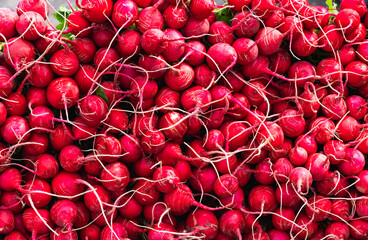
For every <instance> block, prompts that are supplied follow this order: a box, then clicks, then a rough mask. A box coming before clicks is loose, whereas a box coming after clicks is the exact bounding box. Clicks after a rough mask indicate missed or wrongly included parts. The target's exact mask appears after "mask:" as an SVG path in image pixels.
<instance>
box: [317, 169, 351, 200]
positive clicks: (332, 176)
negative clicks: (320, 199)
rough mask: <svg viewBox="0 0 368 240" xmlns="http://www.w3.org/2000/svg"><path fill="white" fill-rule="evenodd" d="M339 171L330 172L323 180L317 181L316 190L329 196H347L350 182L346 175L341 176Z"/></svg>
mask: <svg viewBox="0 0 368 240" xmlns="http://www.w3.org/2000/svg"><path fill="white" fill-rule="evenodd" d="M339 175H340V174H338V173H337V172H329V173H328V175H327V177H326V178H325V179H323V180H322V181H319V182H316V185H315V187H316V190H317V191H318V193H320V194H324V195H327V196H334V195H335V196H345V195H346V194H347V191H346V190H344V189H345V188H347V187H348V185H349V182H348V179H346V178H345V177H340V176H339Z"/></svg>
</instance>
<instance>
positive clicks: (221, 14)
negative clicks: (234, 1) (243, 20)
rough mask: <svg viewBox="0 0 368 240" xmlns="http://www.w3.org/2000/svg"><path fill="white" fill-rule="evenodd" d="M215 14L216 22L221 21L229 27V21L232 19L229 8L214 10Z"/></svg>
mask: <svg viewBox="0 0 368 240" xmlns="http://www.w3.org/2000/svg"><path fill="white" fill-rule="evenodd" d="M215 14H216V18H217V21H222V22H225V23H227V24H229V25H231V20H232V19H233V18H234V16H233V13H232V11H231V10H230V8H227V7H225V8H216V9H215Z"/></svg>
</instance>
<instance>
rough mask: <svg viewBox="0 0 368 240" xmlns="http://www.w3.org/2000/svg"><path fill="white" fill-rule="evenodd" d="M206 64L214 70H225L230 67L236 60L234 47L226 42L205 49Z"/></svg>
mask: <svg viewBox="0 0 368 240" xmlns="http://www.w3.org/2000/svg"><path fill="white" fill-rule="evenodd" d="M207 54H208V55H207V59H206V61H207V64H208V66H209V67H210V68H211V69H212V70H214V71H216V72H226V71H228V70H229V69H230V68H232V67H233V66H234V65H235V63H236V61H237V54H236V51H235V49H234V48H233V47H232V46H231V45H229V44H227V43H217V44H215V45H212V46H211V47H210V48H209V49H208V51H207Z"/></svg>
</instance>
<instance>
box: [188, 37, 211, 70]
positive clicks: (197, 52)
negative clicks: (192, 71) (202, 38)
mask: <svg viewBox="0 0 368 240" xmlns="http://www.w3.org/2000/svg"><path fill="white" fill-rule="evenodd" d="M205 53H206V48H205V46H204V45H203V44H202V43H201V42H199V41H190V42H187V43H186V47H185V52H184V56H186V59H185V62H186V63H188V64H189V65H191V66H198V65H200V64H202V63H203V62H204V60H205V58H206V55H205Z"/></svg>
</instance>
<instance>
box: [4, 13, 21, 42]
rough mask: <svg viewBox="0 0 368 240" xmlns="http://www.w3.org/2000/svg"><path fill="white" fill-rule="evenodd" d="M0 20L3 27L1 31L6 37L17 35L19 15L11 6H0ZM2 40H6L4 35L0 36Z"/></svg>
mask: <svg viewBox="0 0 368 240" xmlns="http://www.w3.org/2000/svg"><path fill="white" fill-rule="evenodd" d="M0 20H1V23H2V24H1V28H0V33H1V34H2V35H3V36H4V37H5V38H6V39H10V38H12V37H14V36H15V35H16V33H17V32H16V28H15V25H16V23H17V21H18V15H17V14H16V13H15V12H14V10H12V9H10V8H0ZM0 39H1V41H5V39H4V38H3V37H1V38H0Z"/></svg>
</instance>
